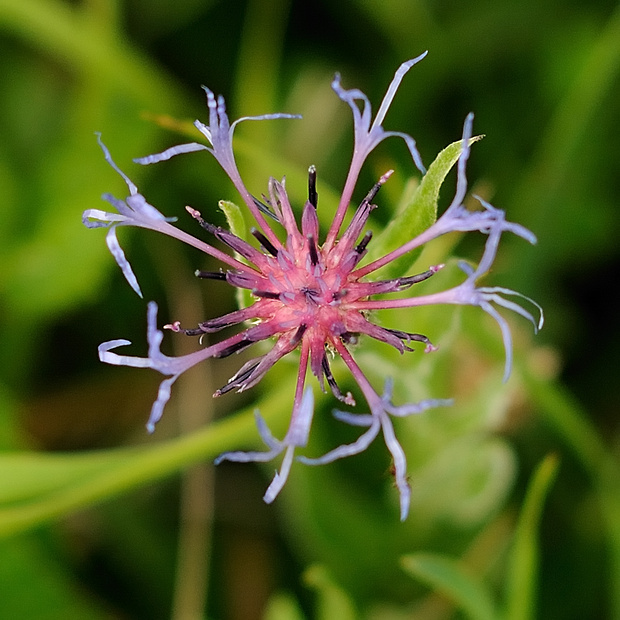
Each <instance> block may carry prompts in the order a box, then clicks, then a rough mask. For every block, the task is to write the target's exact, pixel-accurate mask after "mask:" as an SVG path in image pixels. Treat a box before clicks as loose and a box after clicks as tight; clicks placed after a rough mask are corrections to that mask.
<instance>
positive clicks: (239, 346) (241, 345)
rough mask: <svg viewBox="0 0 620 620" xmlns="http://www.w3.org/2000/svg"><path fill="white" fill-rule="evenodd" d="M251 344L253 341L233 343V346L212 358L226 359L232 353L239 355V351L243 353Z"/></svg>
mask: <svg viewBox="0 0 620 620" xmlns="http://www.w3.org/2000/svg"><path fill="white" fill-rule="evenodd" d="M251 344H254V341H253V340H240V341H239V342H235V344H231V345H230V346H229V347H226V348H225V349H222V350H221V351H220V352H219V353H216V354H215V355H214V356H213V357H217V358H222V357H228V356H229V355H232V354H233V353H239V351H243V349H246V348H247V347H249V346H250V345H251Z"/></svg>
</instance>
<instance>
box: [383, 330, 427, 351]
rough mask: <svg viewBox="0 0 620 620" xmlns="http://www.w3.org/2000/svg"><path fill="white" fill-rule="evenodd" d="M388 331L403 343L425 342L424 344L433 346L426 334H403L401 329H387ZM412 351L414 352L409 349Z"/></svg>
mask: <svg viewBox="0 0 620 620" xmlns="http://www.w3.org/2000/svg"><path fill="white" fill-rule="evenodd" d="M385 329H386V331H388V332H390V333H391V334H394V336H396V337H397V338H400V339H401V340H402V341H403V342H423V343H424V344H427V345H429V344H432V343H431V341H430V340H429V339H428V337H427V336H425V335H424V334H412V333H410V332H403V331H401V330H400V329H389V328H385ZM406 348H407V349H409V347H406ZM409 350H410V351H413V349H409Z"/></svg>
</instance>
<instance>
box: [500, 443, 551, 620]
mask: <svg viewBox="0 0 620 620" xmlns="http://www.w3.org/2000/svg"><path fill="white" fill-rule="evenodd" d="M558 466H559V460H558V457H557V456H556V455H555V454H549V455H548V456H547V457H545V459H544V460H543V462H542V463H541V464H540V465H539V466H538V469H537V470H536V472H535V473H534V476H533V478H532V480H531V482H530V484H529V487H528V489H527V493H526V496H525V502H524V504H523V509H522V510H521V514H520V516H519V522H518V524H517V530H516V533H515V540H514V545H513V548H512V553H511V559H510V563H509V566H508V584H507V600H506V610H507V611H506V618H507V619H508V620H528V619H529V618H534V617H535V610H534V608H535V590H536V581H537V576H538V543H537V540H536V538H537V532H538V527H539V525H540V518H541V515H542V509H543V504H544V502H545V498H546V497H547V493H548V492H549V489H550V487H551V484H552V483H553V481H554V480H555V476H556V474H557V471H558Z"/></svg>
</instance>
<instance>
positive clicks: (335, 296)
mask: <svg viewBox="0 0 620 620" xmlns="http://www.w3.org/2000/svg"><path fill="white" fill-rule="evenodd" d="M348 292H349V291H348V290H347V289H346V288H343V289H340V290H339V291H335V292H334V293H332V299H333V300H334V301H338V300H339V299H342V298H343V297H346V295H347V293H348Z"/></svg>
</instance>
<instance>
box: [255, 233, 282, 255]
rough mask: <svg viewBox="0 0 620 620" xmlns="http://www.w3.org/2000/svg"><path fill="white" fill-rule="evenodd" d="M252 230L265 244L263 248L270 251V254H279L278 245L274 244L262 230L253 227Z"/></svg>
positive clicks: (262, 243)
mask: <svg viewBox="0 0 620 620" xmlns="http://www.w3.org/2000/svg"><path fill="white" fill-rule="evenodd" d="M250 232H251V233H252V236H253V237H254V238H255V239H256V240H257V241H258V242H259V243H260V244H261V245H262V246H263V248H265V250H267V252H269V254H271V255H272V256H277V255H278V250H277V249H276V247H275V246H274V245H273V243H271V241H269V239H267V237H265V235H263V233H262V232H260V230H256V228H252V230H250Z"/></svg>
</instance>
